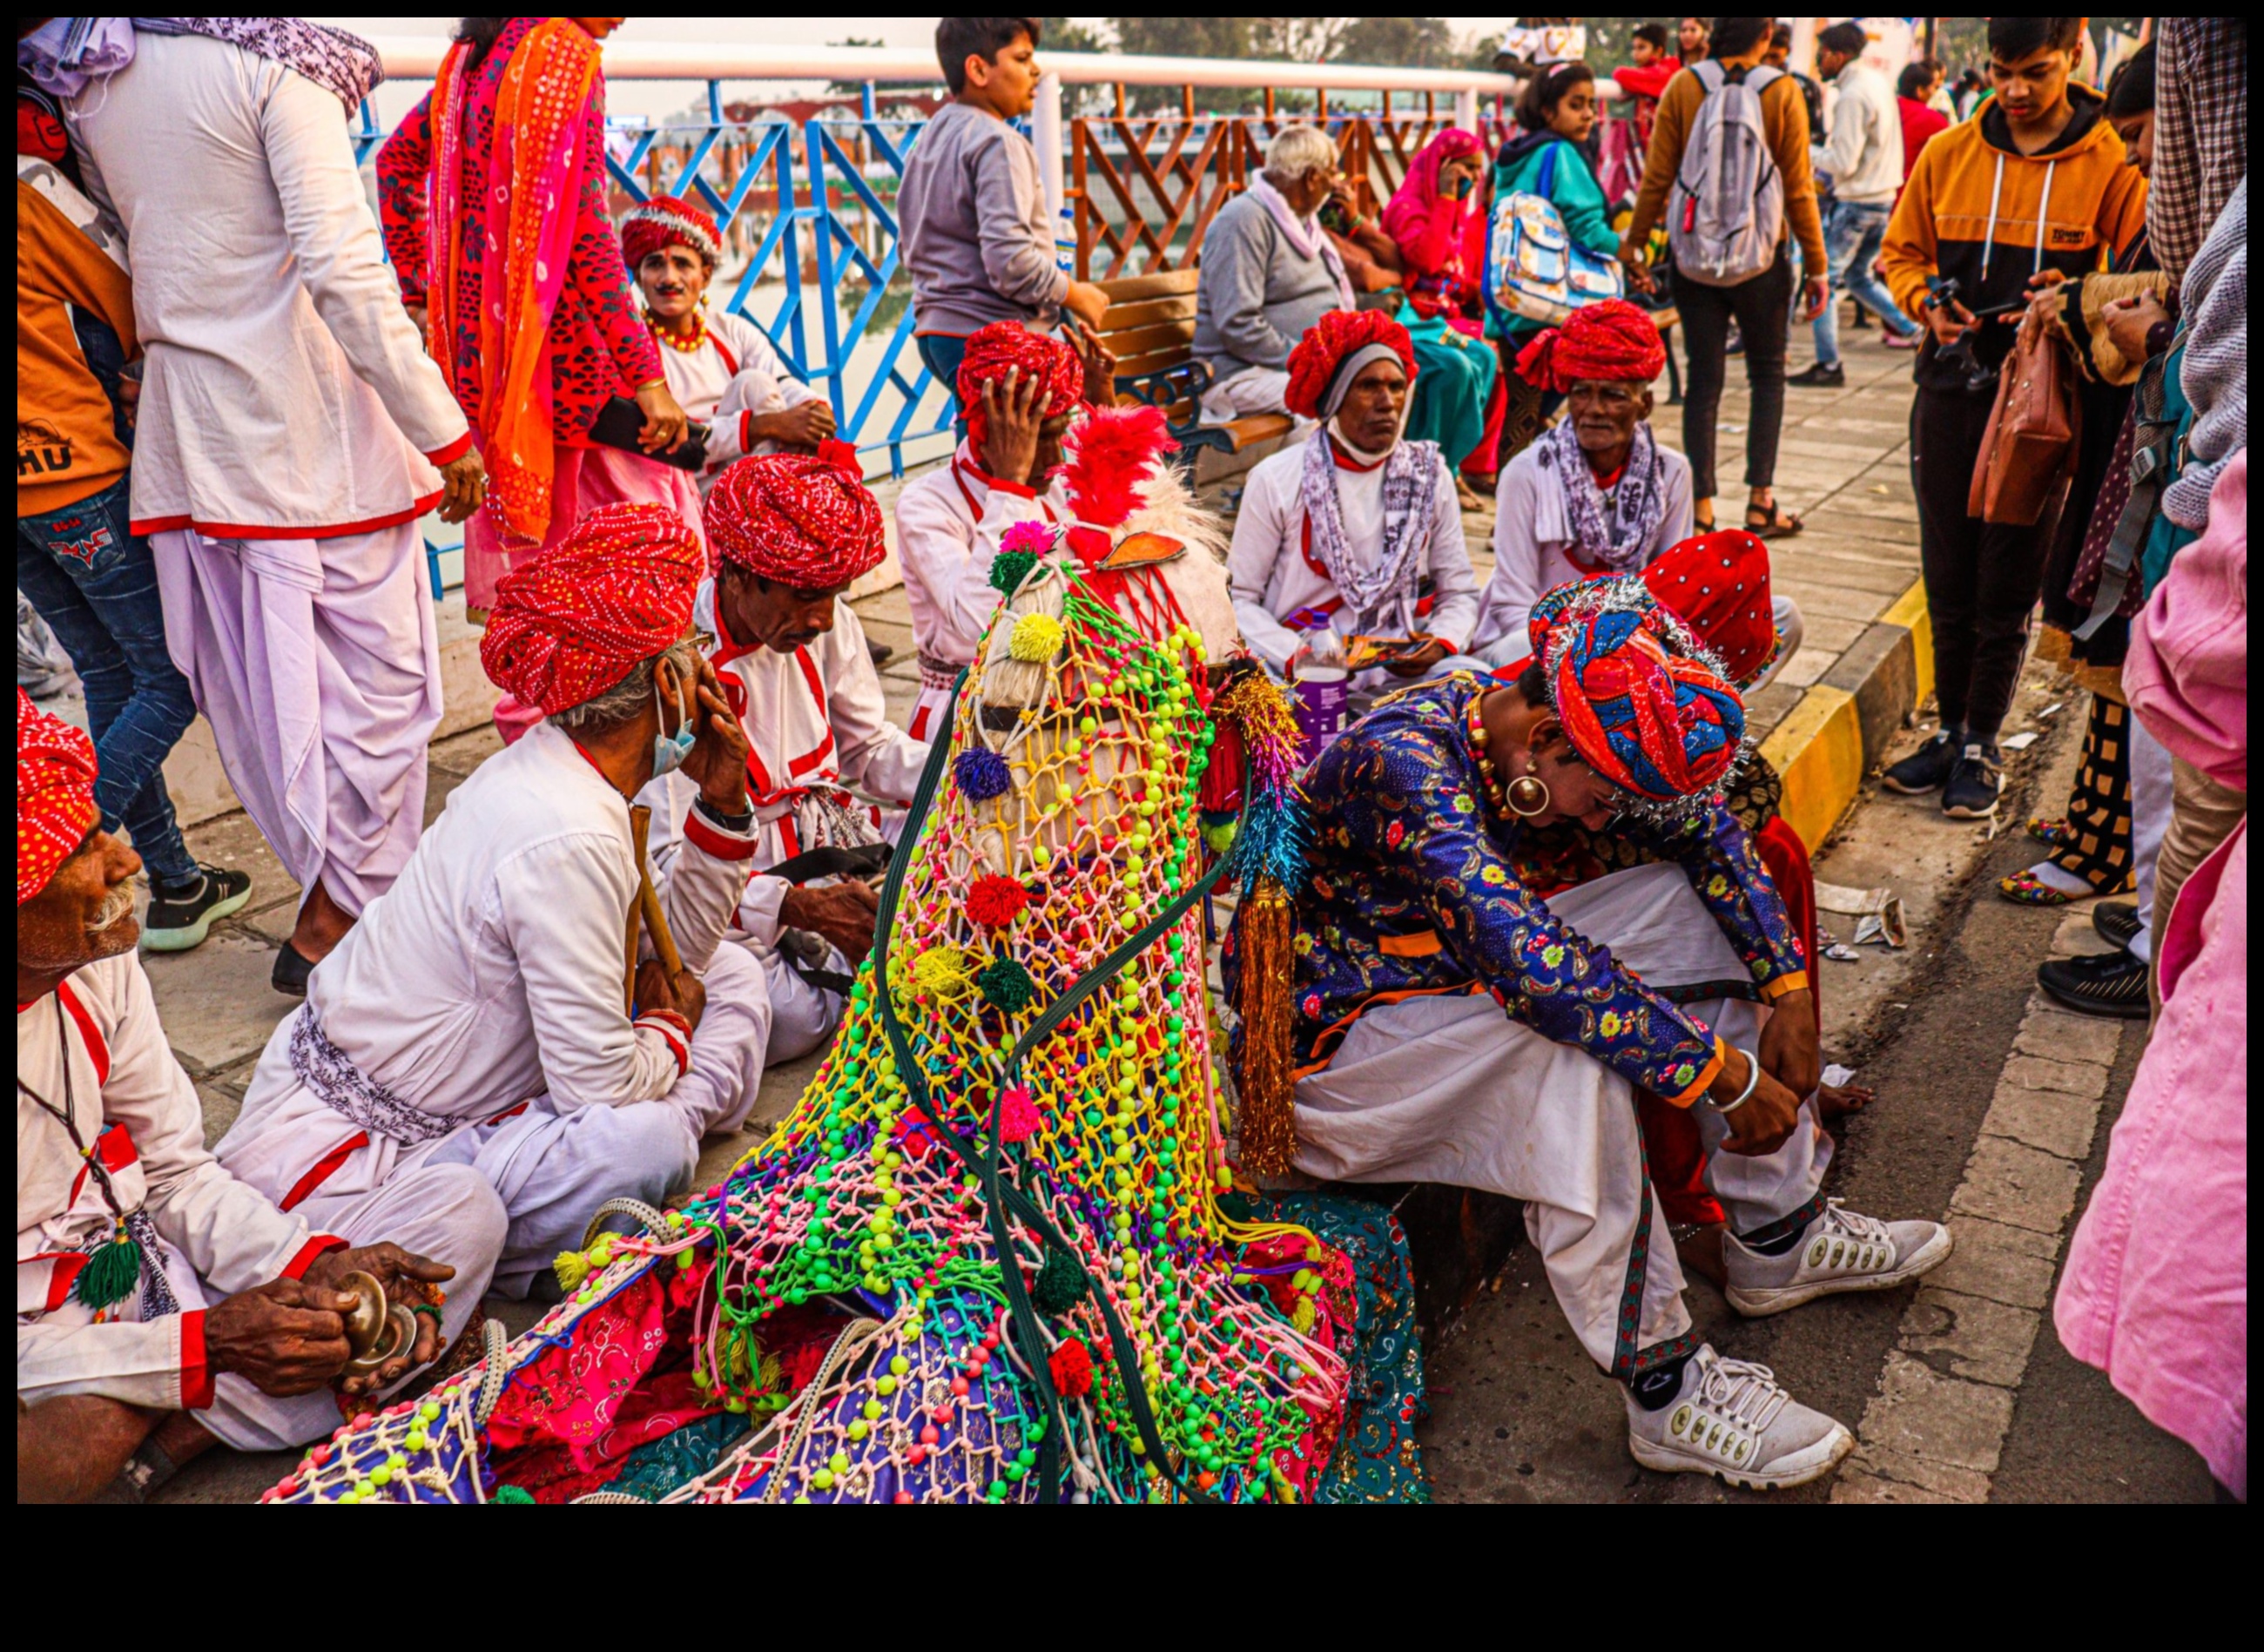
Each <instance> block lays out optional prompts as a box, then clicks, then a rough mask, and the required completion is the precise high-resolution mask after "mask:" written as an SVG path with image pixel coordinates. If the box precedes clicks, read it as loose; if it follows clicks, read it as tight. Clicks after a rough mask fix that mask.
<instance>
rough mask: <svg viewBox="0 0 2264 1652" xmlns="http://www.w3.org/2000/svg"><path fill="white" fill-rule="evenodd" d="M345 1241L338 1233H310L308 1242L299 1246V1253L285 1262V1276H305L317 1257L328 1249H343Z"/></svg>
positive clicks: (287, 1277) (288, 1277)
mask: <svg viewBox="0 0 2264 1652" xmlns="http://www.w3.org/2000/svg"><path fill="white" fill-rule="evenodd" d="M345 1242H346V1241H345V1240H343V1239H340V1238H339V1237H338V1236H337V1234H312V1235H310V1236H309V1237H308V1241H307V1242H306V1243H305V1244H303V1245H301V1246H300V1247H299V1254H298V1255H295V1256H294V1257H292V1258H291V1260H290V1261H289V1262H287V1263H284V1264H283V1277H285V1278H286V1279H300V1278H304V1277H306V1273H307V1270H308V1269H309V1268H311V1267H313V1266H314V1264H315V1258H316V1257H317V1256H319V1255H322V1254H323V1252H324V1251H326V1250H343V1249H345Z"/></svg>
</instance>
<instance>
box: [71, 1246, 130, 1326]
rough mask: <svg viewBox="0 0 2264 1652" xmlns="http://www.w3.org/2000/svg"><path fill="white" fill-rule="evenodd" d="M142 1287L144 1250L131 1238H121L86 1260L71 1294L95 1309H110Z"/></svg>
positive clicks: (73, 1283) (72, 1285)
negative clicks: (109, 1307)
mask: <svg viewBox="0 0 2264 1652" xmlns="http://www.w3.org/2000/svg"><path fill="white" fill-rule="evenodd" d="M141 1283H142V1247H141V1246H140V1245H138V1244H136V1243H135V1242H134V1241H133V1240H132V1239H131V1238H129V1237H128V1236H127V1232H126V1230H125V1228H123V1227H120V1229H119V1230H118V1236H117V1238H116V1239H115V1240H113V1241H112V1242H111V1243H109V1244H107V1245H105V1246H104V1247H103V1248H101V1249H100V1250H98V1251H96V1252H95V1253H94V1254H93V1255H91V1256H89V1257H88V1258H87V1259H86V1266H85V1267H83V1268H81V1269H80V1270H78V1277H77V1278H76V1279H74V1280H73V1281H71V1294H72V1295H73V1296H75V1297H76V1298H77V1299H79V1300H80V1301H81V1302H82V1303H83V1304H84V1305H85V1306H88V1307H91V1308H106V1307H108V1306H110V1305H111V1304H112V1303H113V1302H118V1301H122V1300H124V1299H126V1298H127V1296H130V1295H131V1294H133V1291H134V1286H135V1285H137V1284H141Z"/></svg>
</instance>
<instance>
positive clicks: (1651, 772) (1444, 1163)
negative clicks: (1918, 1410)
mask: <svg viewBox="0 0 2264 1652" xmlns="http://www.w3.org/2000/svg"><path fill="white" fill-rule="evenodd" d="M1532 633H1533V639H1534V644H1535V662H1534V664H1532V665H1531V666H1528V667H1527V670H1526V672H1525V673H1523V674H1522V675H1521V676H1520V678H1519V679H1518V680H1517V681H1516V682H1515V683H1513V684H1489V683H1487V682H1485V681H1484V680H1480V679H1477V678H1474V677H1470V676H1467V675H1464V674H1462V673H1455V674H1454V675H1452V676H1449V677H1448V678H1447V679H1445V680H1442V681H1439V682H1434V683H1425V684H1422V685H1420V686H1419V687H1417V688H1412V689H1411V690H1409V691H1407V692H1406V693H1404V694H1401V695H1396V696H1395V697H1394V698H1393V699H1392V700H1390V702H1388V703H1386V704H1385V705H1383V706H1382V707H1379V708H1378V709H1377V710H1375V711H1374V712H1372V713H1370V714H1369V715H1368V717H1364V718H1362V719H1361V721H1359V722H1358V723H1355V724H1353V726H1352V728H1351V729H1349V730H1348V731H1346V732H1345V733H1344V734H1343V735H1342V736H1341V737H1339V739H1337V741H1336V742H1335V743H1334V744H1333V745H1332V746H1330V747H1329V749H1328V751H1327V752H1326V753H1324V755H1323V756H1322V758H1321V759H1320V761H1319V762H1318V764H1317V767H1316V768H1315V770H1314V771H1313V773H1312V774H1311V775H1310V777H1309V778H1308V780H1307V781H1306V782H1305V790H1306V792H1307V794H1308V796H1309V798H1310V804H1311V834H1310V842H1311V848H1310V854H1309V860H1308V864H1309V867H1310V873H1311V877H1310V887H1309V891H1308V892H1307V893H1306V894H1305V895H1304V896H1303V898H1302V899H1301V907H1300V911H1299V913H1298V925H1299V934H1298V936H1297V940H1296V951H1295V957H1296V972H1295V985H1294V987H1293V989H1292V990H1293V992H1294V994H1295V1046H1294V1054H1295V1059H1296V1060H1297V1061H1298V1062H1299V1063H1300V1064H1301V1065H1300V1067H1299V1069H1298V1081H1297V1088H1296V1134H1297V1139H1298V1142H1299V1144H1300V1145H1299V1148H1298V1154H1297V1160H1296V1163H1297V1167H1298V1168H1300V1169H1302V1170H1304V1171H1307V1172H1309V1173H1310V1174H1312V1175H1320V1176H1324V1177H1328V1178H1330V1179H1332V1180H1345V1181H1355V1182H1427V1181H1438V1182H1448V1183H1456V1184H1459V1185H1462V1186H1466V1187H1478V1188H1484V1189H1487V1190H1491V1191H1494V1192H1497V1193H1500V1194H1503V1195H1505V1196H1506V1197H1511V1198H1516V1199H1523V1200H1527V1201H1528V1203H1527V1207H1526V1222H1527V1228H1528V1230H1529V1232H1530V1233H1531V1235H1532V1237H1533V1241H1534V1243H1535V1247H1536V1248H1537V1249H1538V1250H1539V1251H1540V1253H1541V1256H1542V1263H1543V1266H1544V1267H1545V1269H1546V1270H1547V1272H1548V1274H1549V1282H1550V1284H1551V1285H1552V1287H1553V1288H1554V1290H1555V1292H1556V1294H1557V1301H1558V1304H1559V1306H1562V1307H1563V1309H1564V1314H1565V1316H1566V1318H1567V1319H1568V1320H1569V1321H1571V1328H1572V1331H1573V1333H1574V1335H1577V1336H1578V1339H1579V1341H1580V1343H1581V1345H1582V1346H1583V1347H1584V1348H1586V1350H1587V1351H1588V1353H1589V1355H1590V1357H1593V1359H1594V1360H1595V1361H1596V1363H1597V1364H1598V1365H1601V1366H1602V1367H1603V1368H1604V1369H1605V1370H1606V1371H1607V1372H1609V1373H1610V1374H1611V1375H1612V1376H1614V1377H1615V1378H1617V1379H1620V1380H1622V1382H1624V1383H1625V1384H1626V1385H1627V1415H1628V1431H1629V1448H1630V1450H1631V1451H1632V1452H1633V1454H1634V1455H1635V1458H1636V1460H1637V1461H1638V1462H1640V1463H1642V1464H1644V1465H1645V1466H1649V1467H1651V1468H1656V1469H1659V1470H1663V1471H1666V1472H1670V1473H1686V1472H1696V1473H1711V1474H1719V1475H1722V1476H1723V1477H1724V1478H1726V1479H1729V1480H1731V1481H1733V1482H1736V1483H1738V1484H1742V1485H1745V1486H1749V1487H1752V1488H1756V1489H1763V1490H1766V1489H1773V1488H1778V1487H1783V1486H1792V1485H1799V1484H1802V1483H1803V1482H1805V1481H1810V1480H1812V1479H1815V1478H1817V1477H1818V1476H1819V1475H1821V1474H1825V1473H1826V1472H1828V1471H1829V1470H1830V1469H1831V1467H1832V1465H1833V1464H1835V1463H1836V1462H1838V1461H1839V1460H1840V1458H1842V1457H1844V1456H1845V1455H1846V1454H1847V1452H1848V1451H1849V1450H1851V1449H1852V1448H1853V1445H1854V1439H1853V1437H1852V1436H1851V1435H1850V1434H1849V1433H1848V1431H1847V1430H1846V1429H1845V1428H1843V1427H1842V1426H1841V1425H1840V1424H1839V1423H1835V1422H1833V1421H1832V1419H1831V1418H1829V1417H1827V1416H1825V1415H1822V1414H1820V1413H1818V1412H1817V1411H1814V1410H1811V1409H1810V1408H1807V1407H1805V1406H1803V1405H1800V1404H1798V1403H1797V1402H1796V1401H1794V1400H1793V1399H1792V1398H1791V1396H1790V1395H1789V1394H1787V1393H1786V1391H1785V1390H1784V1389H1783V1388H1782V1387H1781V1386H1779V1385H1778V1384H1777V1383H1776V1381H1775V1380H1774V1377H1773V1376H1772V1375H1771V1373H1770V1372H1769V1371H1768V1370H1767V1368H1766V1367H1764V1366H1760V1365H1749V1364H1746V1363H1745V1362H1743V1361H1740V1360H1735V1359H1730V1358H1726V1357H1723V1356H1721V1355H1719V1354H1717V1353H1716V1351H1715V1350H1713V1349H1712V1348H1711V1347H1710V1346H1709V1345H1707V1344H1705V1343H1702V1341H1701V1340H1700V1338H1699V1337H1698V1336H1697V1335H1695V1334H1694V1331H1693V1329H1692V1327H1691V1321H1690V1316H1689V1314H1688V1313H1687V1311H1686V1310H1685V1308H1684V1306H1683V1303H1682V1277H1681V1270H1680V1265H1679V1263H1678V1262H1677V1260H1676V1257H1675V1255H1674V1251H1673V1246H1672V1245H1671V1244H1668V1243H1666V1242H1665V1241H1666V1218H1665V1213H1664V1212H1663V1211H1662V1210H1661V1209H1660V1207H1659V1205H1658V1200H1657V1196H1656V1193H1655V1191H1654V1189H1653V1187H1652V1185H1651V1180H1650V1176H1649V1175H1648V1173H1647V1171H1646V1168H1645V1166H1644V1158H1643V1153H1642V1149H1641V1146H1640V1136H1639V1134H1638V1130H1637V1124H1636V1106H1635V1101H1636V1093H1637V1092H1638V1091H1644V1090H1647V1091H1650V1092H1651V1093H1652V1094H1654V1095H1658V1096H1660V1097H1662V1098H1663V1099H1664V1100H1665V1102H1666V1103H1668V1104H1670V1105H1672V1106H1676V1107H1682V1108H1691V1107H1695V1108H1696V1109H1698V1112H1697V1115H1696V1117H1697V1124H1698V1127H1699V1132H1700V1134H1701V1136H1702V1139H1703V1142H1704V1145H1705V1147H1706V1149H1707V1151H1708V1153H1709V1158H1708V1161H1707V1166H1706V1172H1705V1178H1706V1182H1707V1185H1708V1187H1709V1189H1710V1190H1711V1191H1712V1193H1713V1194H1714V1195H1715V1197H1716V1198H1718V1199H1719V1200H1720V1201H1721V1202H1722V1204H1723V1205H1724V1206H1725V1207H1726V1209H1727V1211H1728V1213H1729V1217H1730V1222H1731V1233H1730V1234H1729V1235H1728V1236H1727V1237H1726V1238H1725V1240H1724V1241H1723V1248H1724V1250H1725V1252H1726V1260H1727V1268H1728V1280H1729V1283H1728V1296H1729V1299H1730V1304H1731V1306H1732V1307H1733V1308H1735V1309H1736V1310H1737V1311H1738V1312H1739V1313H1741V1314H1748V1315H1753V1314H1776V1313H1780V1312H1782V1311H1784V1310H1785V1309H1788V1308H1791V1307H1795V1306H1798V1305H1800V1304H1801V1303H1803V1302H1806V1301H1809V1300H1810V1299H1813V1298H1815V1297H1818V1296H1820V1295H1824V1294H1826V1293H1829V1292H1840V1291H1857V1290H1876V1289H1883V1288H1885V1287H1887V1286H1890V1285H1893V1284H1900V1283H1902V1282H1903V1281H1905V1280H1907V1279H1910V1278H1912V1277H1915V1276H1917V1275H1918V1274H1920V1273H1923V1272H1925V1271H1926V1270H1927V1269H1930V1268H1932V1267H1933V1266H1934V1265H1935V1263H1939V1262H1940V1261H1941V1260H1942V1259H1943V1258H1944V1257H1946V1256H1947V1255H1948V1252H1949V1248H1950V1239H1949V1234H1948V1230H1947V1229H1945V1228H1943V1227H1941V1226H1939V1225H1937V1224H1935V1223H1932V1222H1898V1223H1893V1224H1889V1223H1884V1222H1880V1221H1876V1220H1874V1219H1871V1218H1869V1217H1864V1216H1858V1215H1855V1214H1854V1213H1853V1212H1847V1211H1844V1210H1842V1209H1841V1208H1840V1205H1839V1204H1838V1203H1837V1202H1836V1201H1827V1200H1826V1199H1825V1197H1824V1196H1823V1194H1822V1192H1821V1191H1820V1189H1821V1184H1822V1181H1823V1176H1824V1173H1825V1168H1826V1167H1827V1166H1828V1165H1829V1163H1830V1161H1831V1157H1832V1140H1831V1138H1830V1137H1829V1136H1827V1135H1826V1134H1825V1132H1824V1131H1823V1129H1822V1127H1821V1126H1820V1125H1819V1124H1818V1122H1817V1119H1816V1116H1815V1110H1814V1103H1813V1100H1812V1099H1811V1098H1812V1096H1813V1094H1814V1091H1815V1089H1816V1087H1817V1084H1818V1078H1819V1076H1820V1071H1821V1060H1820V1057H1819V1055H1818V1040H1817V1025H1816V1021H1815V1017H1814V1016H1813V1015H1812V1014H1811V1013H1810V1005H1809V986H1808V977H1807V974H1806V972H1805V970H1804V969H1803V966H1802V959H1801V957H1800V953H1799V950H1798V948H1797V946H1796V943H1795V941H1794V938H1793V935H1792V933H1791V928H1790V926H1789V924H1788V922H1787V921H1786V917H1785V911H1784V907H1783V906H1782V904H1781V902H1780V900H1779V899H1778V898H1777V895H1776V892H1775V891H1774V889H1773V888H1772V887H1771V885H1770V884H1769V880H1768V877H1767V874H1766V872H1765V871H1764V870H1762V867H1761V865H1760V861H1759V860H1758V859H1757V858H1756V856H1755V854H1754V851H1753V846H1752V841H1750V839H1749V838H1748V837H1747V836H1746V833H1745V829H1744V828H1743V827H1742V826H1739V825H1738V822H1737V820H1736V819H1735V818H1734V817H1733V816H1732V815H1731V813H1730V812H1729V811H1728V810H1727V809H1726V808H1725V807H1723V804H1722V803H1721V802H1720V801H1719V800H1718V797H1719V790H1720V788H1722V787H1723V785H1724V784H1725V783H1727V782H1728V781H1729V780H1730V778H1731V774H1732V770H1733V768H1734V766H1735V764H1736V762H1737V761H1738V752H1739V751H1740V749H1741V747H1742V745H1743V741H1744V735H1745V717H1744V709H1743V705H1742V703H1741V702H1740V701H1739V699H1738V695H1737V692H1736V690H1735V689H1733V688H1731V686H1730V685H1729V683H1728V682H1727V681H1726V680H1724V677H1723V672H1724V671H1725V669H1726V668H1725V667H1724V666H1723V665H1722V664H1721V662H1720V661H1719V660H1718V659H1716V658H1715V657H1714V656H1713V655H1712V654H1711V653H1709V652H1708V651H1706V650H1704V649H1703V648H1702V645H1701V644H1698V642H1697V641H1696V640H1695V638H1694V637H1692V635H1691V633H1690V631H1689V630H1688V629H1687V627H1686V626H1684V625H1683V624H1682V622H1680V620H1679V619H1677V618H1675V617H1674V616H1673V615H1672V614H1669V613H1667V612H1665V610H1663V609H1661V608H1659V607H1658V604H1657V603H1656V602H1655V601H1654V600H1653V599H1652V598H1651V596H1650V594H1649V593H1647V592H1646V591H1645V590H1644V587H1643V585H1642V583H1641V582H1640V581H1639V580H1636V579H1615V580H1608V581H1586V582H1582V583H1580V584H1578V585H1573V586H1563V587H1560V588H1559V589H1558V590H1557V591H1555V592H1552V593H1549V595H1548V596H1547V597H1546V598H1544V599H1543V600H1542V602H1541V604H1540V605H1539V606H1538V608H1536V609H1535V614H1534V616H1533V621H1532ZM1564 822H1572V823H1578V825H1580V826H1585V827H1586V829H1587V830H1588V831H1589V832H1590V833H1592V834H1595V835H1597V836H1599V837H1601V836H1603V835H1604V834H1606V833H1607V832H1608V833H1609V836H1610V838H1611V839H1612V840H1614V842H1613V843H1612V845H1611V847H1612V848H1615V851H1624V853H1615V855H1614V859H1615V861H1616V862H1617V863H1619V864H1621V865H1622V866H1625V867H1626V870H1620V871H1615V872H1612V873H1608V874H1606V875H1601V876H1596V877H1590V878H1588V879H1586V881H1578V882H1575V883H1574V884H1572V885H1571V887H1569V888H1563V889H1562V890H1561V892H1558V893H1555V894H1551V895H1549V897H1548V898H1547V899H1545V900H1544V899H1541V898H1540V897H1538V896H1536V895H1535V893H1534V892H1533V891H1534V887H1535V884H1536V882H1539V881H1542V880H1541V879H1540V877H1539V869H1536V868H1535V867H1534V866H1532V865H1530V864H1528V861H1529V858H1530V856H1529V853H1528V852H1529V851H1530V849H1531V848H1532V843H1531V841H1530V840H1531V836H1532V834H1533V833H1535V832H1537V831H1540V830H1541V829H1542V828H1545V827H1548V826H1550V825H1552V824H1557V823H1564ZM1629 859H1633V860H1636V861H1637V862H1644V863H1638V864H1635V865H1632V866H1627V862H1628V861H1629ZM1550 881H1556V880H1550ZM1677 988H1687V989H1691V990H1689V991H1687V992H1678V991H1677V990H1676V989H1677ZM1685 999H1695V1000H1700V1001H1679V1000H1685ZM1756 1035H1758V1037H1756Z"/></svg>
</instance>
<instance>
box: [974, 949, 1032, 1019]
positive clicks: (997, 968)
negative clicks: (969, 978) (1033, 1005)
mask: <svg viewBox="0 0 2264 1652" xmlns="http://www.w3.org/2000/svg"><path fill="white" fill-rule="evenodd" d="M975 979H976V982H977V983H978V984H979V985H980V986H982V988H983V998H984V999H985V1000H986V1001H989V1003H990V1004H991V1007H992V1008H996V1009H999V1010H1003V1011H1004V1012H1005V1013H1006V1014H1007V1015H1013V1014H1014V1013H1015V1012H1016V1011H1018V1010H1020V1008H1022V1007H1023V1006H1024V1005H1025V1004H1027V1003H1028V1002H1029V1001H1030V1000H1031V999H1033V998H1034V997H1035V996H1036V995H1037V991H1038V984H1037V983H1036V982H1035V981H1034V980H1032V979H1030V972H1029V971H1027V970H1026V969H1024V968H1023V967H1022V966H1021V965H1020V964H1017V963H1015V962H1014V960H1013V959H1012V958H995V959H993V960H992V961H991V962H990V963H989V964H984V965H983V972H982V973H981V974H980V975H978V976H976V978H975Z"/></svg>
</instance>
